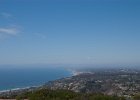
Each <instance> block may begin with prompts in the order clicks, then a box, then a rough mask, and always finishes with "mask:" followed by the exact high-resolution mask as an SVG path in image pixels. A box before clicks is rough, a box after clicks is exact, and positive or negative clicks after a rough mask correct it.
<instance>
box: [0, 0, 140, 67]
mask: <svg viewBox="0 0 140 100" xmlns="http://www.w3.org/2000/svg"><path fill="white" fill-rule="evenodd" d="M5 64H11V65H12V64H21V65H22V64H114V65H115V64H127V65H129V64H132V65H133V64H140V1H139V0H0V65H5Z"/></svg>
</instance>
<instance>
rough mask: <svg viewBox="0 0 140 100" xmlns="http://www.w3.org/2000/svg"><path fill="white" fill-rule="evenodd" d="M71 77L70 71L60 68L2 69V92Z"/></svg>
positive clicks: (0, 73) (0, 80)
mask: <svg viewBox="0 0 140 100" xmlns="http://www.w3.org/2000/svg"><path fill="white" fill-rule="evenodd" d="M71 75H72V73H71V72H70V71H69V70H67V69H65V68H60V67H47V68H27V67H26V68H0V91H2V90H10V89H15V88H24V87H30V86H39V85H42V84H44V83H46V82H48V81H52V80H56V79H60V78H64V77H69V76H71Z"/></svg>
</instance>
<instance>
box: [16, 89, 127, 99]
mask: <svg viewBox="0 0 140 100" xmlns="http://www.w3.org/2000/svg"><path fill="white" fill-rule="evenodd" d="M16 99H17V100H22V99H29V100H125V99H124V98H120V97H116V96H107V95H103V94H83V93H75V92H72V91H67V90H48V89H41V90H37V91H34V92H27V93H24V94H22V95H18V96H17V97H16Z"/></svg>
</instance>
